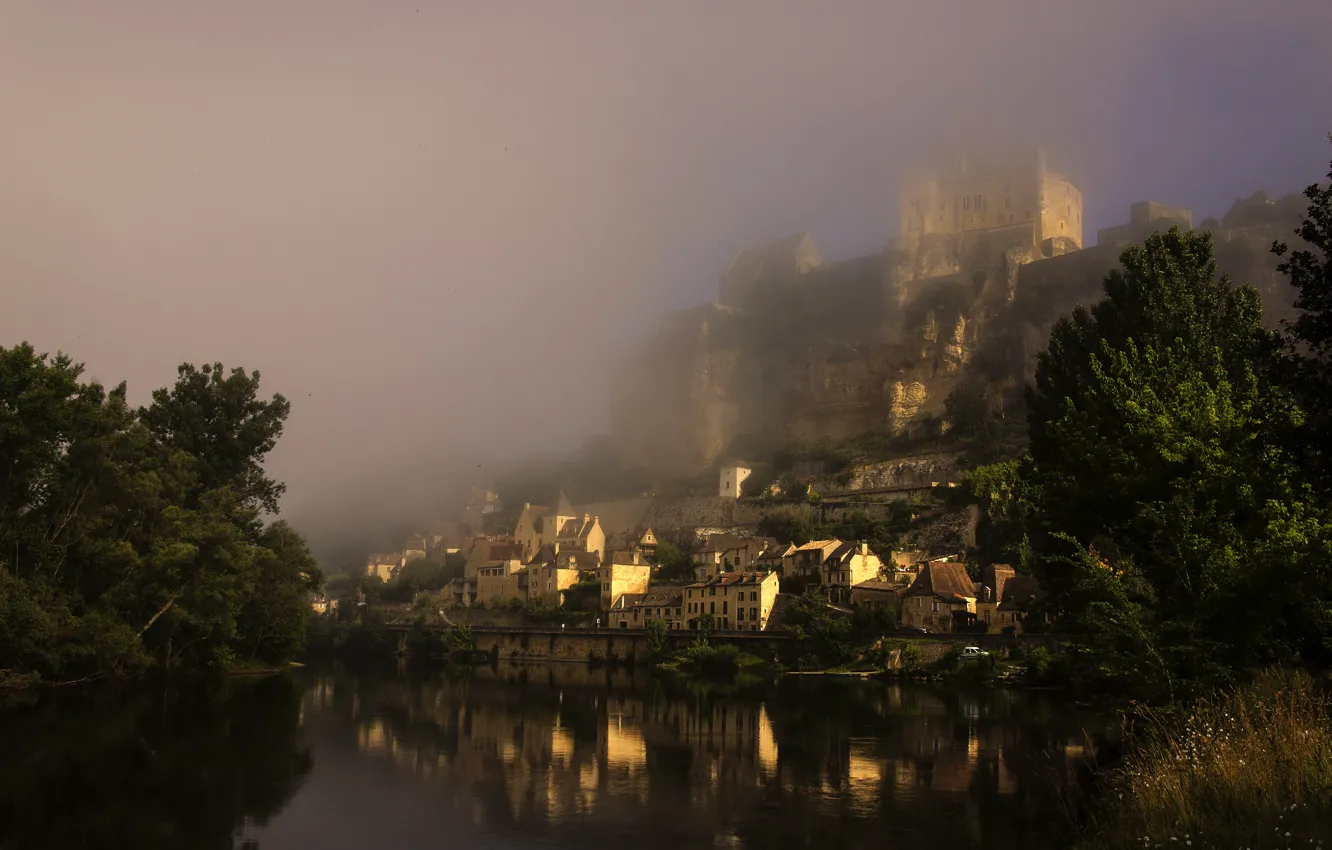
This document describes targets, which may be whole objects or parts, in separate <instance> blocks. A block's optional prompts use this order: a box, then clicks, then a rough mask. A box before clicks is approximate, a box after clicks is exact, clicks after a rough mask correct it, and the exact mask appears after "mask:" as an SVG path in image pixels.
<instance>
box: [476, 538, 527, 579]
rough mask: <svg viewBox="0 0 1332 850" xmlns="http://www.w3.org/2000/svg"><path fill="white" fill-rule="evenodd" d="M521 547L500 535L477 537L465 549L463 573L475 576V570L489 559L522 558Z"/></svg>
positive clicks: (506, 559) (488, 561) (507, 559)
mask: <svg viewBox="0 0 1332 850" xmlns="http://www.w3.org/2000/svg"><path fill="white" fill-rule="evenodd" d="M524 554H525V553H524V551H523V547H522V546H521V545H520V544H518V543H514V542H512V541H509V540H505V539H504V538H502V537H477V538H475V539H474V540H473V541H472V546H471V548H470V549H468V550H467V562H466V563H465V564H464V566H463V575H464V576H466V577H467V578H476V575H477V571H478V570H480V569H481V567H483V566H484V565H486V564H488V563H490V562H491V561H509V560H513V559H515V558H517V559H520V560H521V559H522V558H523V556H524Z"/></svg>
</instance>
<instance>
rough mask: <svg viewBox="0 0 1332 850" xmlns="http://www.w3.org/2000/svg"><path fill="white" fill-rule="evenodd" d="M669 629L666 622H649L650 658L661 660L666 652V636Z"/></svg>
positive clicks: (648, 641)
mask: <svg viewBox="0 0 1332 850" xmlns="http://www.w3.org/2000/svg"><path fill="white" fill-rule="evenodd" d="M668 629H669V627H668V626H667V625H666V621H665V620H648V621H647V644H648V657H649V658H654V659H655V658H660V657H661V656H662V654H663V653H665V651H666V635H667V631H668Z"/></svg>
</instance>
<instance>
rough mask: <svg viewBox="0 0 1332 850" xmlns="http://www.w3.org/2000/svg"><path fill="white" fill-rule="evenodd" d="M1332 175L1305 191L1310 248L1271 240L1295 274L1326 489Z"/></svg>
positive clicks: (1306, 391)
mask: <svg viewBox="0 0 1332 850" xmlns="http://www.w3.org/2000/svg"><path fill="white" fill-rule="evenodd" d="M1328 140H1329V141H1332V134H1329V135H1328ZM1327 176H1328V181H1329V182H1328V183H1327V184H1325V185H1323V186H1319V185H1318V184H1316V183H1315V184H1314V185H1312V186H1309V187H1308V188H1307V189H1305V190H1304V196H1305V197H1306V198H1308V199H1309V210H1308V212H1307V213H1306V215H1305V217H1304V219H1303V220H1302V221H1301V223H1300V227H1299V229H1298V230H1297V231H1296V233H1297V234H1298V235H1299V237H1300V239H1302V240H1303V241H1304V243H1305V244H1306V245H1307V246H1308V248H1307V249H1300V250H1297V251H1291V250H1290V248H1289V247H1288V246H1287V245H1286V244H1285V243H1282V242H1275V243H1273V245H1272V253H1274V254H1276V255H1277V256H1278V257H1281V258H1282V262H1281V263H1280V264H1279V265H1278V266H1277V271H1279V272H1281V273H1282V274H1285V275H1287V276H1288V277H1289V278H1290V284H1291V286H1292V287H1293V288H1294V289H1295V291H1296V293H1297V298H1296V300H1295V307H1296V308H1297V309H1298V310H1299V311H1300V312H1299V315H1298V316H1297V317H1296V319H1295V320H1294V321H1293V322H1291V323H1290V325H1289V327H1288V329H1287V330H1288V332H1289V337H1290V340H1291V342H1292V343H1294V345H1295V347H1296V349H1297V356H1296V364H1297V367H1298V368H1297V369H1296V371H1295V373H1294V388H1295V392H1296V394H1297V395H1298V397H1299V399H1300V402H1301V404H1303V405H1304V407H1305V408H1306V409H1307V410H1308V412H1309V420H1308V423H1307V428H1306V430H1307V431H1308V433H1309V436H1310V438H1311V439H1310V440H1309V441H1308V443H1307V445H1308V448H1309V449H1310V451H1311V454H1312V457H1311V462H1312V463H1313V464H1314V466H1315V467H1316V468H1317V469H1318V471H1319V473H1320V479H1321V481H1320V484H1321V487H1322V489H1323V490H1325V491H1326V490H1327V489H1329V486H1330V484H1332V452H1330V451H1329V449H1328V447H1327V442H1328V441H1327V439H1326V435H1327V433H1328V426H1329V424H1332V165H1329V166H1328V175H1327Z"/></svg>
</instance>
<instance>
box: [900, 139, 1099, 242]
mask: <svg viewBox="0 0 1332 850" xmlns="http://www.w3.org/2000/svg"><path fill="white" fill-rule="evenodd" d="M898 211H899V224H898V238H899V244H900V245H901V246H902V247H906V248H908V249H909V248H910V247H911V246H912V245H913V243H915V242H918V240H919V239H921V238H923V237H926V236H930V235H933V234H961V233H967V232H971V231H977V230H988V229H990V228H996V227H1011V226H1022V225H1024V224H1028V223H1029V224H1030V225H1031V227H1032V231H1033V232H1032V244H1033V245H1041V244H1042V243H1044V242H1045V240H1047V239H1052V238H1056V237H1062V238H1064V239H1068V240H1070V241H1071V242H1072V243H1073V244H1074V245H1075V246H1076V247H1077V248H1081V247H1082V193H1081V191H1079V190H1078V188H1077V187H1076V186H1074V185H1073V183H1072V182H1071V181H1070V180H1068V179H1067V178H1066V177H1064V176H1062V175H1060V174H1056V173H1054V172H1052V171H1050V170H1049V168H1048V165H1047V159H1046V154H1045V151H1044V150H1041V149H1037V150H1034V151H1028V152H1024V153H1016V154H1008V155H1003V156H994V157H984V158H982V157H977V156H974V155H973V154H971V153H970V152H969V151H967V150H965V149H959V150H958V151H956V152H953V153H951V154H950V155H948V156H947V157H946V158H943V159H942V160H941V161H940V163H939V164H936V165H933V166H928V167H924V168H918V169H913V170H911V171H909V172H908V173H907V174H905V175H904V176H903V180H902V188H901V191H900V193H899V197H898Z"/></svg>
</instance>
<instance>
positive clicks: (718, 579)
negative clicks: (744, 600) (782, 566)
mask: <svg viewBox="0 0 1332 850" xmlns="http://www.w3.org/2000/svg"><path fill="white" fill-rule="evenodd" d="M770 575H773V573H753V572H733V573H722V574H721V575H719V576H713V577H712V578H710V579H707V580H706V581H696V582H694V583H693V584H691V585H687V586H688V587H722V586H725V585H732V584H762V583H763V580H764V579H766V578H767V577H768V576H770Z"/></svg>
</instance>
